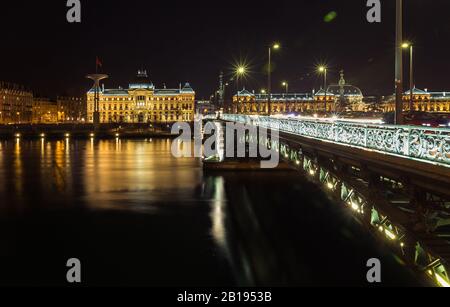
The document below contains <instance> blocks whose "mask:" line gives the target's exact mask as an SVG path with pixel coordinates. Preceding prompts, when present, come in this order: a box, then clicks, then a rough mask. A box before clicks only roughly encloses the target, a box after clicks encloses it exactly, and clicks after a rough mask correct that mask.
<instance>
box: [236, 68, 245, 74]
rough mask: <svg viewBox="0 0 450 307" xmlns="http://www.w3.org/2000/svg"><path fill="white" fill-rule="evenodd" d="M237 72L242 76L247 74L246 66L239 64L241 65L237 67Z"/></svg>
mask: <svg viewBox="0 0 450 307" xmlns="http://www.w3.org/2000/svg"><path fill="white" fill-rule="evenodd" d="M236 72H237V74H238V75H240V76H242V75H244V74H245V72H246V69H245V67H244V66H239V67H238V68H237V70H236Z"/></svg>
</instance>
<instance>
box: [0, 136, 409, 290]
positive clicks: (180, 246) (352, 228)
mask: <svg viewBox="0 0 450 307" xmlns="http://www.w3.org/2000/svg"><path fill="white" fill-rule="evenodd" d="M0 242H1V248H0V285H31V286H33V285H65V284H67V283H66V272H67V268H66V262H67V260H68V259H69V258H78V259H80V261H81V264H82V281H83V284H84V285H88V286H253V285H257V286H343V285H356V286H358V285H363V286H364V285H367V280H366V273H367V270H368V268H366V262H367V260H368V259H370V258H374V257H375V258H379V259H380V260H381V261H382V280H383V285H416V281H415V279H414V276H413V275H412V273H411V272H410V271H409V270H408V269H407V268H406V267H405V266H403V265H402V264H401V263H400V261H399V260H398V259H396V257H395V256H394V255H392V254H391V253H390V252H389V250H387V249H386V248H385V247H383V246H382V245H380V244H379V243H377V242H376V241H375V240H373V239H372V238H371V236H370V235H369V234H368V233H366V232H365V231H364V230H363V228H362V227H361V225H359V224H358V223H357V222H356V221H355V220H354V219H352V218H351V216H350V215H348V212H346V210H343V209H342V208H339V207H338V206H337V205H336V204H333V203H331V202H330V201H329V200H328V198H327V197H326V195H324V194H323V193H322V192H321V190H320V189H318V188H317V187H316V186H314V185H313V184H311V183H309V182H307V181H306V180H305V179H303V178H302V177H301V175H300V174H298V173H296V172H288V171H279V172H273V171H271V172H241V173H215V174H204V173H203V170H202V167H201V161H199V160H198V159H193V158H192V159H190V158H183V159H177V158H174V157H173V156H172V155H171V141H170V140H157V139H154V140H152V139H147V140H98V141H97V140H95V141H94V140H61V141H45V140H41V141H37V140H36V141H31V140H21V141H12V140H11V141H0Z"/></svg>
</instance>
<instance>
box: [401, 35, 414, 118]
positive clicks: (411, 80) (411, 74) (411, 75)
mask: <svg viewBox="0 0 450 307" xmlns="http://www.w3.org/2000/svg"><path fill="white" fill-rule="evenodd" d="M402 48H403V49H409V90H410V94H409V112H410V113H412V112H413V107H414V103H413V87H414V67H413V60H414V59H413V45H412V44H411V43H406V42H405V43H403V44H402Z"/></svg>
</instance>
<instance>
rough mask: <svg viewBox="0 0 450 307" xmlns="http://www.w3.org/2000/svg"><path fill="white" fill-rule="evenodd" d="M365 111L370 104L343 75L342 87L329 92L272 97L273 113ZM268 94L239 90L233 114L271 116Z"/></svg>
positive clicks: (336, 87)
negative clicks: (367, 103) (365, 101)
mask: <svg viewBox="0 0 450 307" xmlns="http://www.w3.org/2000/svg"><path fill="white" fill-rule="evenodd" d="M325 96H326V101H327V103H326V106H327V110H326V111H327V112H345V111H366V110H367V105H366V104H365V103H364V101H363V98H364V96H363V94H362V92H361V90H360V89H359V88H357V87H355V86H353V85H349V84H346V82H345V80H344V73H343V72H341V79H340V81H339V84H336V85H330V86H329V87H328V90H327V93H326V95H325V91H324V90H323V89H321V90H320V91H318V92H317V93H312V94H309V93H289V94H272V95H271V96H270V97H271V106H272V112H271V114H280V113H292V112H296V113H314V112H323V111H324V108H325ZM267 101H268V95H267V94H255V93H254V92H249V91H248V90H246V89H243V90H242V91H239V93H238V94H236V95H235V96H234V97H233V110H232V111H233V112H234V113H240V114H268V113H269V112H268V111H269V107H268V102H267Z"/></svg>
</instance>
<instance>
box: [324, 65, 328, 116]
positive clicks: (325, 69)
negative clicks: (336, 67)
mask: <svg viewBox="0 0 450 307" xmlns="http://www.w3.org/2000/svg"><path fill="white" fill-rule="evenodd" d="M323 75H324V81H323V83H324V86H323V87H324V89H325V104H324V109H325V114H326V113H327V94H328V93H327V92H328V89H327V68H326V67H325V68H324V73H323Z"/></svg>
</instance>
